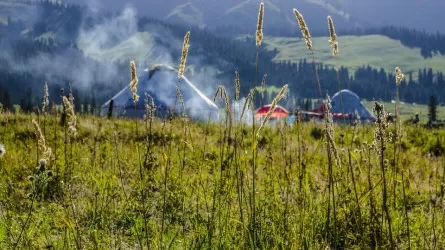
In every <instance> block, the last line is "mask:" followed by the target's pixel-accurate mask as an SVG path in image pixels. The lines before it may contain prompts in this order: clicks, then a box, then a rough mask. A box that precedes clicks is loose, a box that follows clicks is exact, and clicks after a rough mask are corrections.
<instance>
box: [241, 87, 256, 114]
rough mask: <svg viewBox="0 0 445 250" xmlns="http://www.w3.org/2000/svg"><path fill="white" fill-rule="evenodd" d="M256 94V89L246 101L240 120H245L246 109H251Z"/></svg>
mask: <svg viewBox="0 0 445 250" xmlns="http://www.w3.org/2000/svg"><path fill="white" fill-rule="evenodd" d="M254 94H255V89H252V90H251V91H250V93H249V94H248V95H247V97H246V101H244V105H243V110H242V111H241V116H240V120H241V119H243V116H244V113H245V112H246V109H250V107H251V106H252V100H253V95H254Z"/></svg>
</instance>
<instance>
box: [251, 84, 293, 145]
mask: <svg viewBox="0 0 445 250" xmlns="http://www.w3.org/2000/svg"><path fill="white" fill-rule="evenodd" d="M286 91H287V84H286V85H284V86H283V87H282V88H281V90H280V92H278V94H277V96H276V97H275V98H274V99H273V101H272V104H271V105H270V108H269V111H267V114H266V116H265V117H264V119H263V122H261V125H260V127H259V128H258V131H257V137H259V135H260V132H261V129H262V128H263V127H264V125H265V124H266V122H267V121H269V119H270V116H271V115H272V113H273V112H274V110H275V107H276V106H277V104H278V102H279V101H280V100H281V99H282V98H283V97H284V95H285V94H286Z"/></svg>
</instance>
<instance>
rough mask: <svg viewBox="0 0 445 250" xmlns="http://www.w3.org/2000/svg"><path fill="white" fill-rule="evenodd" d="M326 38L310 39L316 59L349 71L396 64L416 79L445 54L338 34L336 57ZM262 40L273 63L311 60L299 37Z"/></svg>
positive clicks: (440, 63)
mask: <svg viewBox="0 0 445 250" xmlns="http://www.w3.org/2000/svg"><path fill="white" fill-rule="evenodd" d="M238 39H245V37H240V38H238ZM328 39H329V38H328V37H316V38H313V39H312V40H313V44H314V50H315V54H316V60H317V61H318V62H322V63H323V64H326V65H330V66H334V67H340V66H345V67H347V68H348V69H350V70H351V71H354V70H356V69H357V68H359V67H361V66H363V65H365V66H366V65H369V66H371V67H373V68H383V69H385V71H387V72H393V71H394V68H395V67H396V66H398V67H400V68H401V69H402V70H403V71H404V72H405V73H409V72H412V74H413V78H414V79H417V75H418V69H420V68H432V69H433V71H434V72H437V71H443V69H445V55H440V54H436V55H434V56H433V57H432V58H428V59H425V58H424V57H422V56H421V54H420V49H419V48H408V47H406V46H404V45H403V44H402V43H401V42H400V41H397V40H394V39H390V38H388V37H386V36H382V35H366V36H340V37H338V41H339V43H340V54H339V55H338V56H336V57H333V56H332V55H331V49H330V47H329V44H328V42H327V41H328ZM264 43H265V48H266V49H267V50H269V51H276V52H277V54H276V56H275V57H274V59H273V60H274V61H275V62H280V61H285V62H287V61H290V62H299V61H300V60H303V59H305V58H306V59H308V60H312V56H311V55H310V54H309V53H308V51H307V49H306V45H305V43H304V41H303V40H302V39H300V38H283V37H281V38H280V37H266V38H265V42H264Z"/></svg>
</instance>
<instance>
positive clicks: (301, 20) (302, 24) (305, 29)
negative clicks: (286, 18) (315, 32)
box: [294, 9, 312, 51]
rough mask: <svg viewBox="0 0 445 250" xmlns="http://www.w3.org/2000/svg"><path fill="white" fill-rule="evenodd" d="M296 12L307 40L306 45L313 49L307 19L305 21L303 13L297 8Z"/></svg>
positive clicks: (302, 32)
mask: <svg viewBox="0 0 445 250" xmlns="http://www.w3.org/2000/svg"><path fill="white" fill-rule="evenodd" d="M294 14H295V17H296V18H297V21H298V25H299V26H300V30H301V34H302V36H303V38H304V40H306V47H307V49H308V50H310V51H312V40H311V33H310V32H309V28H308V27H307V25H306V21H304V18H303V15H302V14H301V13H300V12H299V11H298V10H297V9H294Z"/></svg>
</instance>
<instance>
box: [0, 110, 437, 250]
mask: <svg viewBox="0 0 445 250" xmlns="http://www.w3.org/2000/svg"><path fill="white" fill-rule="evenodd" d="M32 119H37V117H36V116H33V115H17V116H14V115H7V114H2V115H0V122H1V124H2V127H1V130H0V138H1V140H2V141H1V142H2V143H4V144H5V147H6V150H7V152H6V154H5V156H4V157H3V158H1V159H0V180H1V182H0V183H2V185H0V200H1V201H2V202H1V203H0V248H2V249H10V248H12V247H13V246H14V245H16V244H17V242H18V244H17V246H18V249H42V248H45V247H48V246H52V247H54V248H55V249H62V248H63V249H73V248H77V249H79V248H80V249H82V248H84V249H115V248H122V249H141V248H144V249H147V247H148V248H150V249H159V248H161V247H162V248H167V247H170V248H171V249H197V248H205V249H216V248H219V249H233V248H234V246H237V248H251V247H252V244H253V242H255V245H256V246H257V247H259V248H264V249H280V248H290V249H298V248H306V249H325V248H326V246H328V245H329V246H331V248H334V246H336V247H337V248H349V249H351V248H356V249H371V248H372V246H373V245H375V244H377V245H378V246H380V247H382V248H388V247H389V245H388V244H389V243H388V235H387V231H386V225H385V224H386V222H385V223H384V224H381V223H383V221H381V218H382V215H381V213H382V211H381V206H382V201H381V192H382V182H381V173H380V169H379V167H378V166H379V157H378V154H376V151H375V150H374V149H373V148H372V147H371V143H372V141H373V133H374V128H373V127H371V126H359V127H358V128H357V130H356V131H355V132H354V131H353V130H352V128H348V127H345V128H340V127H335V134H334V140H335V143H336V144H337V151H338V154H339V159H340V165H339V166H338V167H335V168H334V169H333V171H334V172H333V176H334V177H335V178H334V184H335V185H334V186H335V202H336V203H335V204H336V205H335V208H336V210H334V211H335V213H334V212H333V211H332V209H333V207H332V200H330V199H331V198H332V197H331V196H330V192H329V189H328V180H329V174H328V172H327V164H328V159H327V157H326V155H327V151H326V147H325V146H324V145H325V143H324V140H323V139H322V138H323V133H322V132H321V131H322V129H323V126H324V125H313V124H310V123H307V124H306V123H303V124H300V125H298V126H294V127H292V128H289V127H285V126H278V127H274V128H268V127H266V128H265V129H264V130H263V131H262V133H261V135H260V137H259V138H258V151H257V152H258V154H257V156H255V157H254V158H252V151H251V149H252V132H255V133H256V130H252V128H251V127H248V126H245V127H244V126H243V127H240V126H236V127H232V129H230V130H229V127H225V126H224V125H212V124H202V123H187V126H186V127H184V122H183V121H182V120H176V119H174V120H172V121H166V122H163V121H157V120H155V121H154V122H153V123H152V124H151V123H149V122H148V123H145V122H144V121H139V122H138V123H137V124H138V132H137V131H136V129H135V122H134V121H128V120H112V121H110V120H105V119H101V118H92V117H81V116H79V117H78V122H79V124H78V127H77V128H78V135H77V137H76V139H74V140H72V141H70V142H66V141H65V135H64V128H63V127H62V126H60V125H59V123H55V122H54V121H55V117H52V116H49V117H47V118H46V120H45V121H44V120H43V117H40V121H39V123H40V126H41V128H42V131H45V132H44V133H45V137H46V143H47V146H49V147H51V148H52V151H53V159H52V160H51V162H50V165H48V166H47V167H46V168H45V169H44V171H42V168H41V167H38V168H37V169H36V166H38V159H39V158H40V157H41V155H39V154H41V153H39V152H38V151H37V149H36V143H37V138H36V137H35V134H34V133H35V129H34V128H33V127H32V123H31V120H32ZM150 124H151V125H150ZM391 128H392V126H391V127H390V129H391ZM150 131H151V132H150ZM403 131H404V136H403V138H402V144H401V145H402V147H401V148H402V151H401V153H400V156H399V158H398V162H399V163H398V166H397V168H395V167H394V166H395V165H394V162H393V150H394V148H393V144H392V143H390V142H388V148H387V151H386V153H385V158H386V159H388V161H389V163H388V164H389V165H388V169H387V171H388V173H387V176H388V180H387V181H388V187H387V188H388V193H389V194H390V195H389V198H388V203H389V204H390V215H391V218H392V219H393V220H392V226H393V234H394V237H395V238H396V239H397V241H396V244H397V247H400V248H406V247H407V246H408V245H409V244H411V247H412V248H413V249H421V248H422V249H426V248H429V247H433V246H436V247H437V248H443V247H445V228H444V227H443V225H444V224H443V223H442V222H444V221H445V217H444V214H443V213H441V212H440V210H441V207H442V205H441V204H442V201H443V199H444V189H443V187H442V186H441V185H440V183H442V180H443V178H445V173H444V171H443V156H444V155H445V152H444V149H443V146H440V142H444V141H445V132H444V131H443V130H442V131H439V130H433V131H428V130H424V129H422V128H416V127H404V128H403ZM320 133H321V134H320ZM439 140H440V142H439ZM351 142H352V144H351ZM438 142H439V144H437V143H438ZM65 147H66V148H65ZM138 152H139V154H140V157H139V156H138ZM435 153H437V155H438V157H435V156H434V154H435ZM253 161H254V162H255V165H256V173H255V179H256V188H255V191H254V192H255V197H256V198H255V203H254V204H253V203H252V194H253V193H252V188H251V187H252V180H253V179H252V164H253ZM48 171H51V176H50V177H49V178H46V177H47V176H49V175H48V173H49V172H48ZM402 172H403V173H404V174H405V175H404V178H405V179H403V182H402V175H401V173H402ZM351 178H354V179H353V181H352V180H351ZM39 183H40V184H41V185H38V184H39ZM353 183H354V184H353ZM402 184H403V185H402ZM369 185H371V186H369ZM37 187H38V188H37ZM370 187H371V188H370ZM141 192H142V193H141ZM33 194H35V196H34V195H33ZM141 194H142V196H141ZM404 196H405V197H404ZM141 197H142V198H141ZM253 207H255V210H253ZM404 209H408V210H407V212H408V216H409V218H410V223H409V228H410V231H409V232H410V238H408V236H407V232H408V231H407V227H406V224H405V219H404V218H405V213H404ZM252 211H256V216H255V217H254V218H256V219H255V222H253V221H252ZM327 211H330V212H329V213H328V214H327ZM27 218H28V219H27ZM21 232H22V233H21ZM20 235H21V236H20ZM425 235H428V237H426V236H425ZM253 237H255V241H253ZM18 239H20V240H18ZM408 239H410V242H408Z"/></svg>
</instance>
